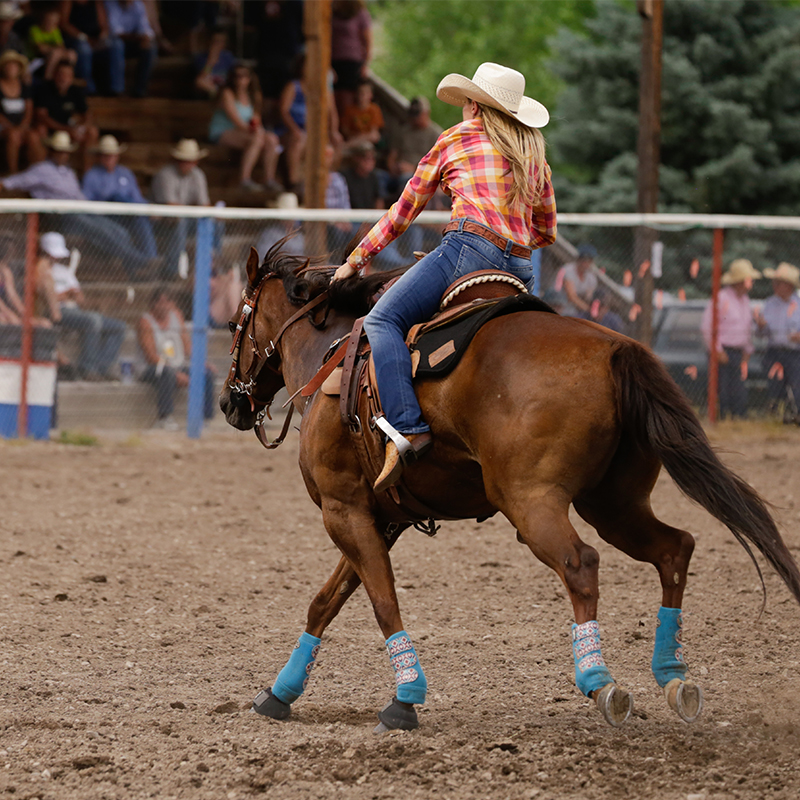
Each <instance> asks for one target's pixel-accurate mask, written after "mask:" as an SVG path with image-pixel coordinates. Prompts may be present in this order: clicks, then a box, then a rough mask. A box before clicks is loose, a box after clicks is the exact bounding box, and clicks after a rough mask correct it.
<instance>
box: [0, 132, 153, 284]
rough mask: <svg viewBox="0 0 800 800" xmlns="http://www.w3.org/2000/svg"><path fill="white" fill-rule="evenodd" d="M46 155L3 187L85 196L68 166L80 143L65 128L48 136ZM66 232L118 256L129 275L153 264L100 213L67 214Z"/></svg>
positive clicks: (58, 196) (40, 194)
mask: <svg viewBox="0 0 800 800" xmlns="http://www.w3.org/2000/svg"><path fill="white" fill-rule="evenodd" d="M45 145H46V146H47V158H46V159H45V160H44V161H40V162H39V163H38V164H34V165H33V166H31V167H28V169H26V170H24V171H23V172H19V173H17V174H16V175H11V176H10V177H8V178H4V179H3V180H2V181H1V182H0V188H2V189H11V190H12V191H23V192H28V194H30V196H31V197H33V198H35V199H36V200H86V196H85V195H84V193H83V192H82V191H81V186H80V184H79V183H78V176H77V175H76V174H75V171H74V170H72V169H70V167H69V166H68V163H69V158H70V155H71V154H72V153H73V152H74V151H75V150H76V148H77V146H76V145H74V144H73V143H72V140H71V139H70V138H69V134H68V133H67V132H66V131H56V132H55V133H54V134H53V135H52V136H51V137H49V138H48V139H45ZM60 224H61V226H62V230H63V232H64V233H70V234H72V235H75V236H82V237H84V238H86V239H87V240H89V241H91V242H92V243H93V244H95V245H96V246H97V247H98V249H100V250H102V251H104V254H105V255H106V256H108V257H111V258H119V259H121V260H122V264H123V266H124V267H125V269H126V270H127V271H128V273H129V274H130V275H134V274H135V273H136V272H138V271H141V270H142V269H144V268H150V267H151V266H157V265H153V264H152V263H151V262H152V261H153V259H151V257H150V256H149V255H148V254H147V253H144V252H142V251H140V250H138V249H137V248H136V247H135V245H134V244H133V242H132V241H131V237H130V234H129V233H128V231H127V230H126V229H125V228H123V227H122V225H119V224H118V223H116V222H115V221H114V220H112V219H110V218H109V217H105V216H102V215H100V214H64V215H63V216H62V218H61V222H60Z"/></svg>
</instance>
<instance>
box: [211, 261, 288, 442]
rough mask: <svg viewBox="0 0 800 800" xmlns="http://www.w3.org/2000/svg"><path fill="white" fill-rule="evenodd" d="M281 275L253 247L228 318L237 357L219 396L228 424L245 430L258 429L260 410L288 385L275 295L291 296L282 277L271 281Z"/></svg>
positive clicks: (232, 357)
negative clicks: (279, 344)
mask: <svg viewBox="0 0 800 800" xmlns="http://www.w3.org/2000/svg"><path fill="white" fill-rule="evenodd" d="M277 277H279V276H278V274H277V273H276V272H273V271H272V270H271V269H270V267H269V261H268V258H267V259H265V260H264V265H263V266H259V258H258V253H257V252H256V250H255V249H254V248H252V247H251V248H250V255H249V257H248V259H247V286H246V288H245V290H244V292H242V302H241V303H240V304H239V308H238V309H237V311H236V314H235V315H234V316H233V317H232V318H231V320H230V321H229V322H228V327H229V328H230V331H231V334H232V336H233V343H232V345H231V351H230V352H231V359H232V360H231V366H230V370H229V372H228V377H227V379H226V381H225V385H224V386H223V388H222V392H221V393H220V397H219V405H220V408H221V409H222V412H223V414H225V419H226V420H227V422H228V424H230V425H232V426H233V427H234V428H238V429H239V430H249V429H250V428H252V427H253V426H254V425H255V423H256V419H257V418H258V415H259V414H260V413H264V411H265V410H266V409H268V408H269V406H270V404H271V403H272V401H273V400H274V398H275V395H276V394H277V393H278V392H279V391H280V390H281V389H282V388H283V387H284V385H285V384H284V377H283V370H282V364H281V359H280V355H279V353H278V351H277V349H276V347H275V343H274V340H275V339H276V338H277V337H276V334H277V331H278V330H279V327H280V320H279V317H278V316H277V315H276V312H275V308H274V306H275V302H274V300H277V299H278V295H280V296H282V297H283V298H284V299H285V294H284V292H283V288H282V285H281V281H280V280H270V279H271V278H277ZM270 283H271V284H274V286H270V285H269V284H270ZM272 295H274V296H275V297H274V299H273V297H272Z"/></svg>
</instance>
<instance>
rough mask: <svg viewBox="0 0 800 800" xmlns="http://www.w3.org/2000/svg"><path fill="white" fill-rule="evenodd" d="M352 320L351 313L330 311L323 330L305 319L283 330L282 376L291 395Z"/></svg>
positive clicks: (350, 327)
mask: <svg viewBox="0 0 800 800" xmlns="http://www.w3.org/2000/svg"><path fill="white" fill-rule="evenodd" d="M294 310H295V311H296V310H297V308H296V307H294ZM354 322H355V318H354V317H351V316H345V315H341V314H338V313H336V312H333V311H332V312H331V313H330V314H329V316H328V321H327V324H326V325H325V327H324V328H323V329H322V330H318V329H317V328H315V327H313V326H312V325H311V324H310V323H309V322H308V320H307V319H301V320H298V321H297V322H296V323H295V324H294V325H292V326H291V327H290V328H288V329H287V330H286V332H285V333H284V334H283V338H282V341H281V361H282V364H283V379H284V381H285V383H286V389H287V391H288V392H289V394H290V395H291V394H294V393H295V392H296V391H297V390H298V389H301V388H302V387H303V386H305V385H306V384H307V383H308V382H309V381H310V380H311V378H313V377H314V375H315V374H316V372H317V370H318V369H319V368H320V366H321V365H322V358H323V356H324V355H325V353H327V352H328V349H329V348H330V346H331V344H332V343H333V342H334V341H335V340H336V339H339V338H340V337H342V336H345V335H346V334H348V333H349V332H350V330H351V329H352V327H353V323H354Z"/></svg>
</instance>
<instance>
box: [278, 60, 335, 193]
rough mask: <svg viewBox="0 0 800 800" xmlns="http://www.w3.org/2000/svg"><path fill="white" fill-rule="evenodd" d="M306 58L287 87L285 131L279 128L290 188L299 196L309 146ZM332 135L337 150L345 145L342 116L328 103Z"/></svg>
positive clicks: (282, 103)
mask: <svg viewBox="0 0 800 800" xmlns="http://www.w3.org/2000/svg"><path fill="white" fill-rule="evenodd" d="M306 96H307V92H306V58H305V55H304V54H303V55H300V56H298V58H297V61H296V64H295V78H294V80H292V81H290V82H289V83H287V84H286V86H284V87H283V92H282V93H281V99H280V115H281V123H282V127H281V128H279V132H280V133H281V141H282V143H283V148H284V152H285V153H286V171H287V173H288V176H289V185H290V187H291V188H292V190H293V191H294V192H295V194H297V193H299V192H301V190H302V186H301V184H300V168H301V164H302V160H303V153H304V151H305V146H306V116H307V108H306ZM328 135H329V137H330V141H331V142H332V143H333V144H334V146H336V147H338V146H339V145H340V144H341V142H342V135H341V134H340V133H339V116H338V114H337V113H336V107H335V106H334V104H333V103H328Z"/></svg>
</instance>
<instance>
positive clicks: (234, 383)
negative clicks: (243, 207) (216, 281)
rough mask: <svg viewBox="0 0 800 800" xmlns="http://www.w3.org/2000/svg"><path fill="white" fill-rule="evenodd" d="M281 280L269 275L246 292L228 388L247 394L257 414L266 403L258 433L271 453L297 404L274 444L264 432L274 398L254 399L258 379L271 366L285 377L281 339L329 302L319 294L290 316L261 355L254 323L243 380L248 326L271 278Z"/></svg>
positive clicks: (232, 349) (284, 434)
mask: <svg viewBox="0 0 800 800" xmlns="http://www.w3.org/2000/svg"><path fill="white" fill-rule="evenodd" d="M277 277H279V276H278V274H277V273H275V272H268V273H267V274H266V275H264V277H263V278H262V279H261V282H260V283H259V284H258V286H257V287H256V289H255V291H254V292H252V293H250V292H248V291H247V290H246V289H245V291H244V292H243V293H242V300H243V301H244V305H243V306H242V314H241V316H240V317H239V322H238V323H237V325H236V330H235V331H234V336H233V344H232V345H231V350H230V355H231V359H232V360H231V368H230V370H229V371H228V388H229V389H230V390H231V391H233V392H237V393H238V394H243V395H246V396H247V399H248V400H249V402H250V410H251V411H253V412H255V410H256V403H259V404H263V408H262V409H261V410H260V411H258V412H257V413H256V422H255V428H254V430H255V434H256V438H257V439H258V441H259V442H261V444H262V445H264V447H266V448H267V449H268V450H272V449H274V448H276V447H277V446H278V445H279V444H281V442H283V440H284V438H285V437H286V433H287V432H288V430H289V423H290V421H291V419H292V413H293V412H294V405H293V404H292V403H291V400H292V399H293V398H290V402H289V410H288V412H287V414H286V419H285V420H284V423H283V428H282V429H281V432H280V434H279V436H278V438H277V439H275V440H274V441H272V442H270V441H269V439H268V438H267V435H266V433H265V432H264V429H263V424H264V418H265V417H268V418H269V419H272V417H271V416H270V413H269V408H270V406H271V405H272V400H273V398H272V397H271V398H270V399H269V400H266V401H264V400H259V399H258V398H256V397H254V392H255V388H256V380H257V379H258V376H259V374H260V373H261V370H262V369H263V368H264V367H267V368H268V369H270V370H271V371H272V372H274V373H275V374H276V375H279V376H281V377H282V374H281V371H280V370H279V369H278V367H277V363H279V362H280V353H278V343H279V342H280V340H281V337H282V336H283V334H284V333H285V332H286V330H287V329H288V328H289V327H290V326H291V325H293V324H294V323H295V322H297V320H299V319H301V318H302V317H304V316H306V315H307V314H308V313H309V312H311V311H313V310H314V309H315V308H316V307H317V306H319V305H321V304H322V303H323V302H325V301H326V300H327V299H328V292H327V291H324V292H322V294H319V295H317V297H315V298H314V299H313V300H311V301H309V302H308V303H306V304H305V305H304V306H303V307H302V308H300V309H299V310H298V311H296V312H295V313H294V314H292V316H291V317H289V319H287V320H286V322H284V323H283V325H281V327H280V328H279V329H278V333H277V334H276V335H275V338H274V339H271V340H270V341H269V344H267V345H266V347H265V348H264V352H263V353H260V352H259V350H258V344H257V342H256V339H255V335H254V331H255V322H254V323H253V330H251V332H249V333H248V334H247V338H248V339H249V340H250V342H251V344H252V346H253V361H252V363H251V364H250V367H249V369H248V370H247V372H246V373H245V374H244V375H243V376H242V378H239V377H238V376H237V372H238V371H239V356H240V354H241V347H242V340H243V338H244V332H245V329H246V328H247V323H248V321H250V320H251V319H253V320H254V319H255V310H256V304H257V303H258V298H259V296H260V295H261V290H262V289H263V288H264V284H265V283H266V282H267V281H268V280H269V279H270V278H277ZM272 359H274V360H275V362H276V363H275V364H273V363H270V361H271V360H272ZM273 397H274V396H273Z"/></svg>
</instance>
